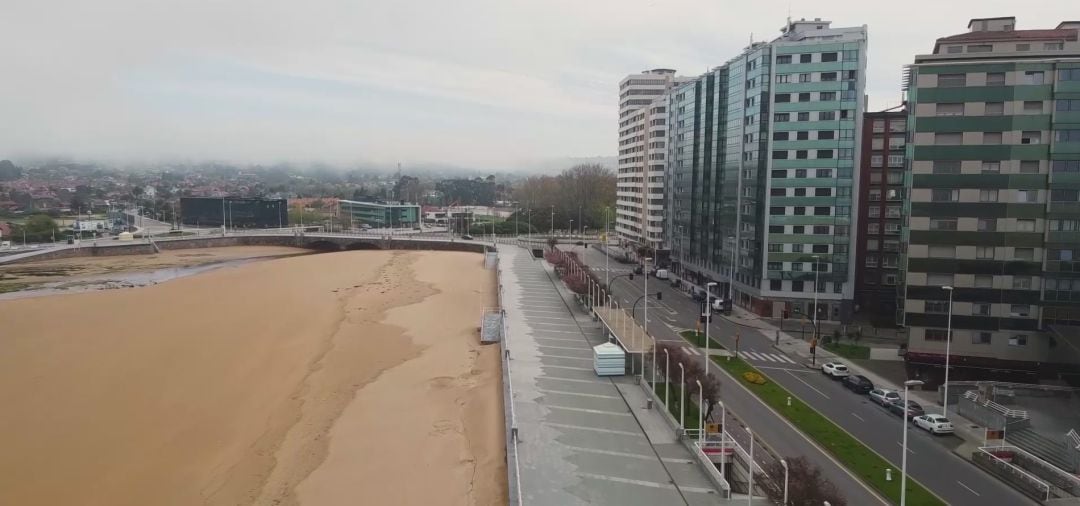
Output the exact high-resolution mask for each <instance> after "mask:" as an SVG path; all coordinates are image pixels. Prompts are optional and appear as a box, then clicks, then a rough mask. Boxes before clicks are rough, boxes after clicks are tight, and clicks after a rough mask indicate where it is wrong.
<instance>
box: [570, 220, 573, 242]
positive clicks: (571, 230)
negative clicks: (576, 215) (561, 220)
mask: <svg viewBox="0 0 1080 506" xmlns="http://www.w3.org/2000/svg"><path fill="white" fill-rule="evenodd" d="M570 238H571V239H573V238H574V220H570Z"/></svg>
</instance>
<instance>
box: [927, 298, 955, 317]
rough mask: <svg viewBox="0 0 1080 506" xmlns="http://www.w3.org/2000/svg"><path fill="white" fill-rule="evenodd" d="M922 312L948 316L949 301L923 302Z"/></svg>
mask: <svg viewBox="0 0 1080 506" xmlns="http://www.w3.org/2000/svg"><path fill="white" fill-rule="evenodd" d="M923 312H924V313H931V314H948V312H949V301H946V300H928V301H924V302H923Z"/></svg>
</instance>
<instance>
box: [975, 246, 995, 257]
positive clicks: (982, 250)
mask: <svg viewBox="0 0 1080 506" xmlns="http://www.w3.org/2000/svg"><path fill="white" fill-rule="evenodd" d="M975 258H978V259H979V260H992V259H993V258H994V247H993V246H976V247H975Z"/></svg>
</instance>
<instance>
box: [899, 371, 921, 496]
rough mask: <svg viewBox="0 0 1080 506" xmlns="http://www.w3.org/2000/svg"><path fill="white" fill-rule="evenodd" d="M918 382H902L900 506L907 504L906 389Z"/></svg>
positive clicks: (919, 383)
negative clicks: (902, 439)
mask: <svg viewBox="0 0 1080 506" xmlns="http://www.w3.org/2000/svg"><path fill="white" fill-rule="evenodd" d="M922 384H923V382H922V381H920V380H907V381H905V382H904V413H903V414H902V415H900V424H901V425H903V428H904V444H903V445H901V446H902V447H903V454H902V455H900V506H906V504H907V433H908V430H907V426H908V421H907V405H908V388H911V387H917V386H919V385H922Z"/></svg>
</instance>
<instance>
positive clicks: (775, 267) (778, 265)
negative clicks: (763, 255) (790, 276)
mask: <svg viewBox="0 0 1080 506" xmlns="http://www.w3.org/2000/svg"><path fill="white" fill-rule="evenodd" d="M768 269H769V270H770V271H782V270H784V262H769V264H768Z"/></svg>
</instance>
